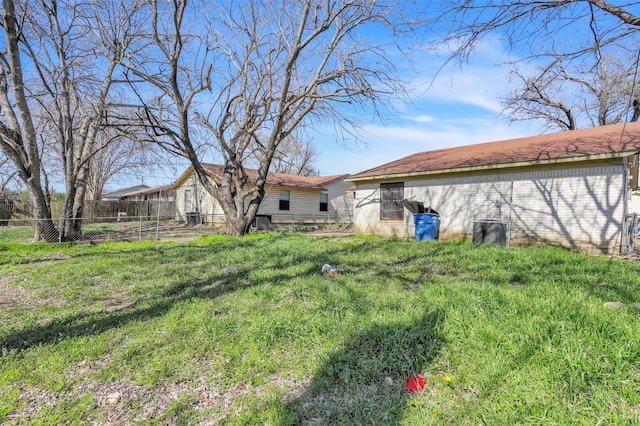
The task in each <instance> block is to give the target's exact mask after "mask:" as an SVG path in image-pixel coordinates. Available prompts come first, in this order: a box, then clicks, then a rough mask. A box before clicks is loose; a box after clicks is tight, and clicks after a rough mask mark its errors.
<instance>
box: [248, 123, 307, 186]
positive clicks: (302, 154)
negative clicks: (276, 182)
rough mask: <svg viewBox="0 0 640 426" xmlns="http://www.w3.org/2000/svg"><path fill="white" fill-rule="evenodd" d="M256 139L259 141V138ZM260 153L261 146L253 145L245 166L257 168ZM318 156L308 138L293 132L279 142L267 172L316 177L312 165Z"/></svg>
mask: <svg viewBox="0 0 640 426" xmlns="http://www.w3.org/2000/svg"><path fill="white" fill-rule="evenodd" d="M257 139H258V140H260V137H258V138H257ZM262 151H263V145H262V144H260V143H255V144H254V147H253V150H252V152H251V155H250V158H248V159H247V161H246V162H245V165H246V166H248V167H257V165H259V163H260V158H261V157H262ZM318 155H319V153H318V150H317V149H316V147H315V146H314V145H313V143H312V141H311V140H310V139H308V138H307V139H305V137H304V136H303V135H301V132H295V133H293V134H291V135H289V136H288V137H286V138H285V139H283V140H282V141H281V142H280V144H279V145H278V149H277V150H276V152H275V154H274V155H273V159H272V161H271V167H270V168H269V171H271V172H276V173H286V174H289V175H298V176H316V175H317V174H318V170H317V169H315V168H314V166H313V164H314V162H315V161H316V159H317V158H318Z"/></svg>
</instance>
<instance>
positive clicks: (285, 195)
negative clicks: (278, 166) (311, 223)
mask: <svg viewBox="0 0 640 426" xmlns="http://www.w3.org/2000/svg"><path fill="white" fill-rule="evenodd" d="M290 196H291V194H290V193H289V191H286V190H281V191H280V210H289V198H290Z"/></svg>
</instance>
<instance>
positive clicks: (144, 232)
mask: <svg viewBox="0 0 640 426" xmlns="http://www.w3.org/2000/svg"><path fill="white" fill-rule="evenodd" d="M73 222H74V221H73V220H72V219H64V218H57V219H51V220H49V221H45V220H36V219H8V220H2V221H0V242H19V243H29V242H32V241H34V237H35V235H36V229H37V230H38V231H39V232H40V239H42V240H45V241H49V242H54V243H55V242H57V243H62V242H64V240H65V238H64V237H63V235H64V234H65V232H66V235H67V237H66V240H72V241H73V242H77V243H90V244H94V243H95V244H97V243H102V242H107V241H139V240H181V239H193V238H197V237H198V236H201V235H207V234H216V233H221V232H224V229H225V221H224V216H223V215H203V214H198V215H189V216H187V217H185V218H183V219H181V220H176V219H173V218H162V217H157V216H156V217H153V216H128V215H126V214H118V216H111V217H101V218H96V217H93V218H91V219H90V220H89V219H88V220H86V221H84V222H83V223H81V224H77V223H73ZM74 225H81V226H78V227H77V231H74V230H73V229H74ZM348 225H349V224H347V223H340V222H339V221H338V220H337V219H336V218H335V217H330V216H326V215H316V216H314V215H308V216H297V217H293V216H291V215H279V216H272V215H268V216H265V215H260V216H258V217H257V218H256V220H255V221H254V223H253V225H252V229H253V230H271V231H291V232H304V231H310V230H313V229H318V228H326V227H327V226H336V227H345V226H348ZM65 227H66V231H64V230H65Z"/></svg>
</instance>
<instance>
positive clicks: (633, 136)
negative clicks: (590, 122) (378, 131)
mask: <svg viewBox="0 0 640 426" xmlns="http://www.w3.org/2000/svg"><path fill="white" fill-rule="evenodd" d="M639 150H640V123H627V124H614V125H609V126H600V127H594V128H590V129H583V130H573V131H570V132H560V133H549V134H545V135H540V136H532V137H526V138H519V139H510V140H504V141H499V142H489V143H482V144H477V145H468V146H460V147H455V148H447V149H440V150H436V151H426V152H420V153H417V154H413V155H410V156H408V157H404V158H401V159H399V160H396V161H392V162H390V163H387V164H383V165H381V166H378V167H374V168H372V169H369V170H366V171H364V172H362V173H358V174H355V175H352V176H350V177H349V179H347V180H352V179H353V180H358V179H360V178H367V177H375V176H383V175H384V176H389V175H399V174H413V173H416V174H419V173H421V172H423V173H424V172H433V171H445V170H452V169H463V170H464V169H473V168H480V167H491V166H495V167H503V166H509V165H514V164H517V163H529V164H536V163H545V162H551V161H553V160H561V159H572V158H576V159H577V158H580V157H586V156H593V155H605V154H615V153H623V152H633V151H639Z"/></svg>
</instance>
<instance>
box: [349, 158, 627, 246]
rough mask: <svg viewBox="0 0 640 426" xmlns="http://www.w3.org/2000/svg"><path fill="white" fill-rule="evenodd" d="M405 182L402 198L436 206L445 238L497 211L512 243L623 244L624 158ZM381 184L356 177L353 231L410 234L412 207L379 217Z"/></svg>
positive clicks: (467, 229)
mask: <svg viewBox="0 0 640 426" xmlns="http://www.w3.org/2000/svg"><path fill="white" fill-rule="evenodd" d="M613 161H614V160H612V161H610V162H609V163H612V162H613ZM394 181H397V180H394ZM389 182H391V181H389ZM404 185H405V198H407V199H409V200H415V201H422V202H423V203H424V204H425V207H427V206H431V207H432V208H433V209H435V210H436V211H438V212H439V213H440V217H441V224H440V238H443V239H446V238H460V237H469V238H470V237H471V235H472V231H473V222H474V220H481V219H496V220H500V221H502V222H505V223H507V224H511V233H510V238H511V243H512V244H514V245H517V244H519V243H535V242H538V243H551V244H561V245H564V246H568V247H580V248H585V249H592V250H594V249H595V250H604V251H605V252H608V251H612V250H613V251H615V250H617V249H618V248H619V247H620V241H621V229H622V225H623V221H624V219H623V218H624V209H625V207H624V205H625V200H624V191H625V189H624V187H625V184H624V178H623V174H622V162H621V160H620V162H619V164H607V163H604V162H597V163H596V162H591V164H589V163H582V167H566V166H564V167H562V166H549V167H537V168H533V167H532V168H528V169H522V170H516V169H511V171H506V170H505V171H503V172H502V173H488V172H484V173H482V172H478V173H474V174H470V173H468V174H455V175H454V174H451V175H447V177H444V176H442V175H441V176H440V177H435V176H434V177H432V178H424V179H420V180H412V181H411V180H407V181H404ZM379 188H380V182H379V181H378V182H375V183H367V184H358V190H357V196H356V201H355V202H356V208H355V218H354V228H355V229H356V231H357V232H361V233H366V234H378V235H386V236H399V237H413V236H414V235H415V226H414V224H413V215H412V214H411V213H409V212H408V211H407V210H405V216H404V221H395V222H394V221H387V222H383V221H380V192H379ZM497 201H498V203H496V202H497Z"/></svg>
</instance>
